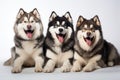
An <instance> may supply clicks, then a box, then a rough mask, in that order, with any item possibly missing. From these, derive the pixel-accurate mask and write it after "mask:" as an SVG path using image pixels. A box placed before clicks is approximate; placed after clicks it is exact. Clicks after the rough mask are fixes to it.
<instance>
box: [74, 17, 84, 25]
mask: <svg viewBox="0 0 120 80" xmlns="http://www.w3.org/2000/svg"><path fill="white" fill-rule="evenodd" d="M84 20H85V18H84V17H83V16H79V18H78V20H77V25H76V26H77V27H79V26H80V25H81V23H82V22H83V21H84Z"/></svg>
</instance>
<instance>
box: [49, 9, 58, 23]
mask: <svg viewBox="0 0 120 80" xmlns="http://www.w3.org/2000/svg"><path fill="white" fill-rule="evenodd" d="M55 17H57V14H56V13H55V11H53V12H52V13H51V15H50V18H49V21H52V20H53V19H55Z"/></svg>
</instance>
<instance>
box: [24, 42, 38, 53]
mask: <svg viewBox="0 0 120 80" xmlns="http://www.w3.org/2000/svg"><path fill="white" fill-rule="evenodd" d="M35 44H36V41H25V42H22V47H23V50H24V51H25V52H26V53H28V54H32V53H33V52H34V51H35V48H34V46H35Z"/></svg>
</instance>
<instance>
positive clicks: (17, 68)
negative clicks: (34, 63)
mask: <svg viewBox="0 0 120 80" xmlns="http://www.w3.org/2000/svg"><path fill="white" fill-rule="evenodd" d="M21 71H22V69H21V67H18V66H16V67H13V69H12V73H20V72H21Z"/></svg>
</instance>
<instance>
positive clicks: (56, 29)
mask: <svg viewBox="0 0 120 80" xmlns="http://www.w3.org/2000/svg"><path fill="white" fill-rule="evenodd" d="M73 45H74V29H73V21H72V17H71V15H70V13H69V12H66V13H65V15H63V16H62V17H59V16H58V15H57V14H56V13H55V12H54V11H53V12H52V14H51V16H50V18H49V24H48V30H47V35H46V38H45V48H46V53H45V56H46V59H47V60H46V65H45V67H44V72H52V71H54V68H55V67H61V71H62V72H68V71H70V70H71V60H72V59H73Z"/></svg>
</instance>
